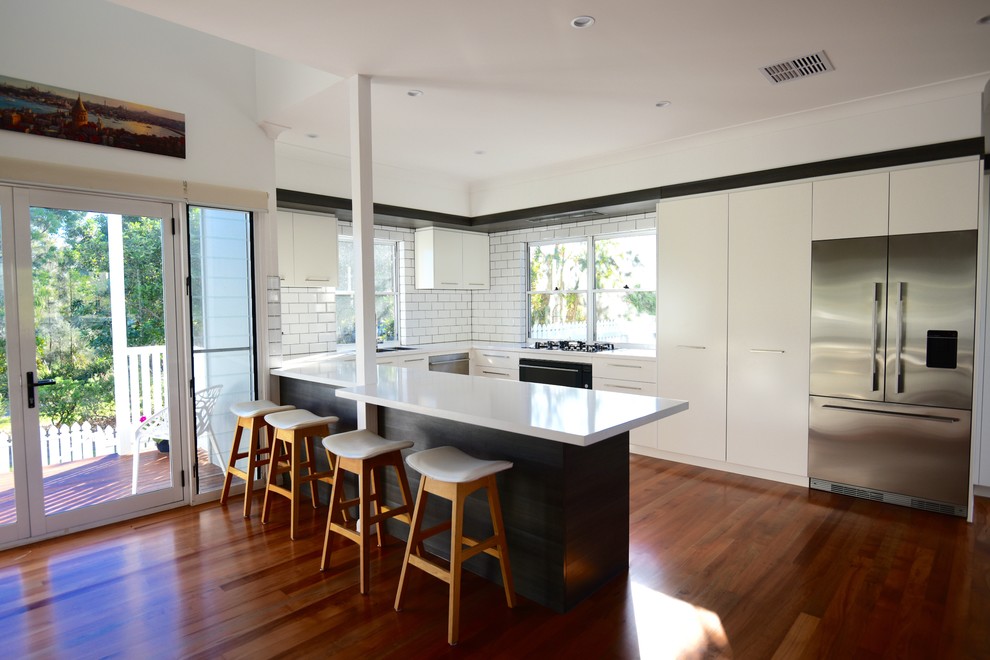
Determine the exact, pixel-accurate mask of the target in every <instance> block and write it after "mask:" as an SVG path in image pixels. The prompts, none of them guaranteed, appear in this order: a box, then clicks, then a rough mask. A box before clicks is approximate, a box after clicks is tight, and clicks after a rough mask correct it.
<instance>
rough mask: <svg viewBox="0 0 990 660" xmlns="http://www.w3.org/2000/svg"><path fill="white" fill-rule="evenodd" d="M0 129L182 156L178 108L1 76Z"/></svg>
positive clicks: (182, 117) (183, 131)
mask: <svg viewBox="0 0 990 660" xmlns="http://www.w3.org/2000/svg"><path fill="white" fill-rule="evenodd" d="M0 129H3V130H5V131H14V132H17V133H27V134H29V135H40V136H42V137H49V138H57V139H60V140H72V141H74V142H85V143H87V144H97V145H101V146H104V147H115V148H117V149H130V150H132V151H143V152H146V153H150V154H159V155H162V156H173V157H175V158H185V157H186V116H185V115H184V114H182V113H181V112H172V111H171V110H163V109H161V108H154V107H151V106H147V105H141V104H139V103H133V102H131V101H121V100H119V99H111V98H107V97H105V96H98V95H96V94H88V93H86V92H78V91H75V90H71V89H64V88H62V87H52V86H51V85H44V84H42V83H36V82H30V81H27V80H20V79H18V78H10V77H7V76H0Z"/></svg>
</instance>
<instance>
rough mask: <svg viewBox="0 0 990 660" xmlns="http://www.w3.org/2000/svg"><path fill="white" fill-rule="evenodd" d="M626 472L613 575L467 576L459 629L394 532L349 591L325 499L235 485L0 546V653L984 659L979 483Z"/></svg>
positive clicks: (646, 468)
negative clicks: (892, 494) (221, 497)
mask: <svg viewBox="0 0 990 660" xmlns="http://www.w3.org/2000/svg"><path fill="white" fill-rule="evenodd" d="M631 473H632V484H633V485H632V488H631V493H630V496H631V508H632V516H631V530H632V531H631V547H630V569H629V573H628V575H626V576H622V577H620V578H618V579H616V580H614V581H613V582H611V583H610V584H609V585H607V586H606V587H605V588H604V589H602V590H601V591H599V592H597V593H596V594H595V595H593V596H592V597H591V598H589V599H588V600H586V601H584V602H582V603H581V604H580V605H578V606H577V607H576V608H574V609H573V610H571V611H570V612H569V613H567V614H565V615H557V614H554V613H553V612H551V611H549V610H547V609H545V608H543V607H540V606H538V605H535V604H533V603H531V602H528V601H526V600H525V599H519V600H520V602H519V604H518V605H517V607H516V608H515V609H513V610H510V609H508V608H507V607H506V606H505V600H504V595H503V593H502V591H501V590H500V588H499V587H498V586H497V585H495V584H492V583H488V582H486V581H484V580H482V579H481V578H478V577H476V576H474V575H470V574H467V575H466V576H465V579H464V584H463V589H464V591H463V597H462V613H461V642H460V644H458V646H456V647H449V646H448V645H447V643H446V606H447V595H446V585H444V584H442V583H441V582H439V581H438V580H435V579H432V578H430V577H429V576H426V575H418V574H416V573H413V574H412V575H411V576H410V580H411V582H410V590H409V591H408V594H407V598H406V603H405V608H404V610H403V611H402V612H400V613H396V612H395V611H394V610H393V609H392V602H393V599H394V597H395V588H396V585H397V582H398V569H399V565H400V562H401V559H402V546H401V545H400V544H398V543H395V542H394V541H393V543H392V544H391V545H387V546H386V547H385V548H384V549H383V550H381V551H373V552H372V555H373V557H374V562H373V565H372V576H371V593H370V594H369V595H367V596H361V595H359V594H358V584H357V577H358V576H357V552H356V549H357V548H356V546H354V545H351V544H346V545H345V544H343V543H341V544H340V545H337V546H335V550H334V567H333V568H332V569H331V570H330V571H328V572H326V573H321V572H320V571H319V563H320V555H321V550H322V542H323V528H324V524H325V516H326V509H320V510H318V511H317V512H313V510H312V509H310V508H308V507H304V508H303V511H304V516H303V519H304V522H303V526H302V529H303V530H304V532H308V533H307V535H306V536H305V537H304V538H302V539H300V540H298V541H295V542H291V541H289V538H288V508H287V506H286V505H283V504H282V503H281V502H279V503H277V504H276V508H275V509H274V511H273V520H272V522H271V523H270V524H269V525H265V526H262V525H261V524H260V522H259V521H258V515H257V513H256V514H255V516H254V517H253V518H252V519H250V520H245V519H244V518H242V517H241V513H240V510H241V507H240V502H237V501H232V502H231V503H230V504H229V505H228V506H227V507H226V508H222V507H219V506H217V505H207V506H202V507H197V508H194V509H178V510H173V511H170V512H166V513H163V514H158V515H155V516H149V517H147V518H144V519H141V520H137V521H130V522H128V523H121V524H117V525H114V526H111V527H106V528H102V529H98V530H91V531H88V532H83V533H79V534H76V535H74V536H71V537H66V538H62V539H55V540H51V541H46V542H42V543H38V544H35V545H31V546H25V547H21V548H15V549H12V550H7V551H5V552H2V553H0V633H2V640H3V643H4V649H3V655H4V656H5V657H29V656H33V657H72V658H85V657H107V656H118V657H128V658H131V657H142V658H144V657H183V658H185V657H189V658H217V657H224V658H238V657H256V658H268V657H276V656H281V657H293V658H298V657H327V656H334V657H341V658H349V657H361V658H380V657H392V658H427V657H447V656H449V657H486V658H488V657H505V658H517V657H570V658H591V657H609V658H627V657H628V658H633V657H652V658H666V657H678V653H683V655H681V656H680V657H689V658H690V657H706V658H716V657H735V658H775V657H776V658H883V657H887V658H915V657H916V658H990V522H988V520H990V501H988V500H986V499H978V501H977V502H978V503H977V509H976V513H975V522H974V523H973V524H971V525H970V524H967V523H966V522H965V521H964V520H962V519H957V518H952V517H948V516H944V515H940V514H935V513H928V512H924V511H915V510H912V509H905V508H901V507H896V506H892V505H884V504H879V503H875V502H867V501H863V500H857V499H852V498H847V497H842V496H838V495H832V494H829V493H823V492H818V491H809V490H808V489H805V488H799V487H793V486H787V485H783V484H778V483H774V482H769V481H762V480H759V479H751V478H747V477H741V476H737V475H731V474H726V473H723V472H717V471H714V470H704V469H701V468H695V467H691V466H687V465H680V464H676V463H670V462H666V461H659V460H654V459H650V458H645V457H639V456H634V457H632V458H631ZM256 497H257V496H256ZM260 510H261V507H260V501H259V502H258V506H257V508H256V509H255V511H257V512H260ZM511 546H512V539H511V538H510V539H509V554H510V557H511V552H512V547H511Z"/></svg>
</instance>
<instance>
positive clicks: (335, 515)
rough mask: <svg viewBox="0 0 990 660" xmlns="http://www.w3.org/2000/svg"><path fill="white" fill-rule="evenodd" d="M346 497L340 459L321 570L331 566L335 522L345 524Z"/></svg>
mask: <svg viewBox="0 0 990 660" xmlns="http://www.w3.org/2000/svg"><path fill="white" fill-rule="evenodd" d="M345 498H346V496H345V494H344V484H343V481H342V480H341V478H340V461H339V460H338V461H337V465H335V466H334V468H333V486H331V487H330V512H329V513H328V514H327V533H326V536H325V537H324V540H323V559H322V560H321V561H320V570H321V571H325V570H327V569H328V568H330V553H331V550H332V548H333V532H332V531H331V525H332V524H333V523H337V524H343V522H344V516H343V515H341V502H343V501H344V499H345Z"/></svg>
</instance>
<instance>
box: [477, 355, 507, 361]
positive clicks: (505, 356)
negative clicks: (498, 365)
mask: <svg viewBox="0 0 990 660" xmlns="http://www.w3.org/2000/svg"><path fill="white" fill-rule="evenodd" d="M481 355H482V356H483V357H490V358H502V359H503V360H508V359H509V356H508V355H495V354H493V353H482V354H481Z"/></svg>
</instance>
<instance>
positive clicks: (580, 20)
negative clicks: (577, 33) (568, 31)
mask: <svg viewBox="0 0 990 660" xmlns="http://www.w3.org/2000/svg"><path fill="white" fill-rule="evenodd" d="M594 24H595V19H594V17H592V16H575V17H574V18H572V19H571V27H572V28H577V29H579V30H582V29H584V28H589V27H591V26H592V25H594Z"/></svg>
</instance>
